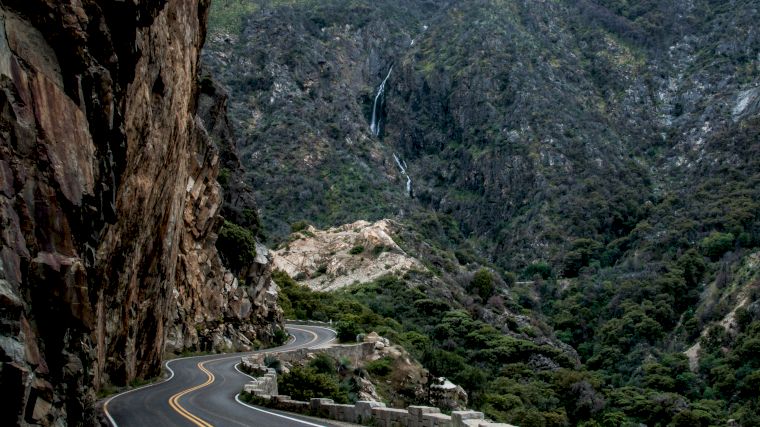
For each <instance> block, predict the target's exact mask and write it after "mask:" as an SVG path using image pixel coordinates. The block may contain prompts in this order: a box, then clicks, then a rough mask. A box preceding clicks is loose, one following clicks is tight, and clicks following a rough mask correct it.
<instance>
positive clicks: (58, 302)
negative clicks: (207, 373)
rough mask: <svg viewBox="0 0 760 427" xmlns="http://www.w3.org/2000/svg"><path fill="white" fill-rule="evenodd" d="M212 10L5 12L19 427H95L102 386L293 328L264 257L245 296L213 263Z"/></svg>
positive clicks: (11, 381) (14, 386) (9, 415)
mask: <svg viewBox="0 0 760 427" xmlns="http://www.w3.org/2000/svg"><path fill="white" fill-rule="evenodd" d="M207 5H208V3H207V2H205V1H201V2H184V1H179V0H167V1H151V2H142V1H134V2H106V3H103V2H98V3H96V2H92V1H72V2H57V1H45V0H36V1H27V2H17V1H7V2H3V5H2V6H0V223H1V224H2V228H1V230H2V231H1V232H0V325H2V329H1V330H0V385H1V386H2V387H1V388H2V390H3V411H2V415H0V423H1V424H3V425H14V424H24V425H26V424H41V425H50V424H54V423H57V424H61V423H68V424H73V425H76V424H80V423H85V424H87V423H92V422H93V416H94V411H93V407H92V405H93V402H94V398H95V396H94V390H95V389H97V388H98V387H99V386H101V385H102V384H105V383H114V384H125V383H127V382H129V381H131V380H132V379H134V378H137V377H150V376H153V375H156V374H158V372H159V369H160V362H161V359H162V355H163V353H164V351H167V350H168V351H172V350H175V351H177V350H181V349H185V348H194V349H197V348H203V347H204V346H205V347H207V348H210V347H211V346H216V347H228V348H229V347H231V346H239V347H243V348H244V347H245V345H246V344H249V343H250V341H251V340H253V339H257V338H258V339H262V338H265V337H266V335H267V333H271V332H272V330H271V329H272V328H273V326H272V324H273V323H276V322H278V321H279V318H280V314H279V312H278V311H277V309H276V308H275V307H274V304H275V300H276V292H275V290H274V289H273V288H272V287H271V286H270V283H271V282H270V281H269V277H268V259H267V257H266V256H265V254H264V256H261V257H259V260H258V261H259V263H258V264H257V265H254V266H252V267H251V271H250V273H249V274H248V278H247V280H246V283H243V284H241V283H238V282H237V280H236V279H235V278H234V277H233V276H232V275H231V274H229V273H228V272H226V270H225V269H224V267H223V266H222V264H221V261H220V260H219V256H218V255H217V252H216V248H215V247H214V243H215V240H216V231H217V230H218V228H219V226H220V222H221V219H220V217H219V210H220V208H221V205H222V195H221V191H220V186H219V184H218V183H217V182H216V175H217V173H218V171H219V162H220V160H219V154H218V151H217V149H216V148H215V147H214V145H213V144H212V142H211V140H210V139H209V138H208V136H207V134H206V131H205V129H204V126H202V125H201V122H200V120H199V119H198V118H197V116H196V107H197V97H198V84H197V68H198V54H199V49H200V47H201V46H202V44H203V40H204V33H205V21H206V12H207ZM262 252H264V253H265V250H263V249H262ZM167 336H168V337H169V339H168V340H167Z"/></svg>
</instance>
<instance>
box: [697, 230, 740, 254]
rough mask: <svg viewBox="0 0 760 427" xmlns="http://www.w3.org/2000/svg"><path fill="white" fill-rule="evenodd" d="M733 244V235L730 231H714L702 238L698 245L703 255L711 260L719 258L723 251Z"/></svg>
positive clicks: (726, 250)
mask: <svg viewBox="0 0 760 427" xmlns="http://www.w3.org/2000/svg"><path fill="white" fill-rule="evenodd" d="M733 245H734V235H733V234H731V233H720V232H717V231H714V232H712V233H710V235H709V236H707V237H705V238H704V239H702V242H701V243H700V245H699V246H700V247H701V248H702V253H704V254H705V256H708V257H710V258H711V259H713V260H716V259H718V258H720V257H721V256H722V255H723V254H724V253H726V252H728V251H729V250H731V248H732V247H733Z"/></svg>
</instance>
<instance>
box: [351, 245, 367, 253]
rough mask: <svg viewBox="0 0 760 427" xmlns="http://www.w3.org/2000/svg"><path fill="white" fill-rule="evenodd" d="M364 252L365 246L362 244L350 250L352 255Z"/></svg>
mask: <svg viewBox="0 0 760 427" xmlns="http://www.w3.org/2000/svg"><path fill="white" fill-rule="evenodd" d="M362 252H364V246H362V245H357V246H354V247H353V248H351V250H350V251H348V253H350V254H351V255H359V254H360V253H362Z"/></svg>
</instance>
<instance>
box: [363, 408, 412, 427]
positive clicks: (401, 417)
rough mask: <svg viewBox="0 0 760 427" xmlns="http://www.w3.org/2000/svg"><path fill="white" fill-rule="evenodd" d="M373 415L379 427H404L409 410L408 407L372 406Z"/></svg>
mask: <svg viewBox="0 0 760 427" xmlns="http://www.w3.org/2000/svg"><path fill="white" fill-rule="evenodd" d="M372 416H373V417H374V418H375V425H376V426H377V427H403V426H405V425H406V420H407V418H408V417H409V412H407V410H406V409H396V408H372Z"/></svg>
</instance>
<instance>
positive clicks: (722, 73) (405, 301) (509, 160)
mask: <svg viewBox="0 0 760 427" xmlns="http://www.w3.org/2000/svg"><path fill="white" fill-rule="evenodd" d="M254 3H255V7H256V13H253V14H251V15H248V16H246V18H245V19H241V20H239V21H236V22H239V23H240V26H239V28H238V29H239V34H238V35H239V36H240V38H239V39H237V40H238V41H233V42H230V43H226V42H225V44H216V45H212V46H210V50H209V53H207V54H206V55H205V58H206V60H207V61H208V62H209V63H211V65H212V68H215V70H216V71H219V73H220V75H222V76H223V79H224V80H225V83H226V84H227V85H228V86H229V87H230V88H231V89H232V90H233V102H232V110H233V116H234V118H235V120H236V122H237V123H238V124H239V125H240V126H241V129H242V133H243V137H242V145H243V151H244V152H245V155H246V159H247V160H246V162H249V163H248V164H246V168H247V169H248V179H249V180H250V181H251V182H255V183H257V184H258V185H259V187H258V189H257V192H258V193H257V197H259V199H260V200H261V201H262V205H263V211H264V213H263V217H264V218H263V219H264V222H265V223H266V224H267V226H268V227H269V229H270V230H271V231H272V233H273V235H274V238H275V239H277V238H278V236H279V237H280V238H281V237H282V236H283V235H284V234H286V233H287V232H288V231H289V228H288V226H287V224H290V223H292V222H294V221H297V220H301V219H304V218H305V219H307V220H309V221H311V222H312V223H314V224H316V225H317V226H324V225H337V224H339V223H342V222H351V221H354V220H356V219H377V218H379V217H382V216H395V217H397V218H399V219H400V220H401V221H403V222H404V224H405V225H406V228H405V229H404V230H402V232H401V233H400V234H401V235H400V236H398V237H399V243H400V244H401V246H402V247H403V248H404V250H405V251H407V252H409V253H410V254H413V255H415V256H416V257H418V258H419V259H420V260H421V261H422V262H423V263H424V264H425V266H426V267H427V268H428V269H429V271H430V272H432V273H433V274H434V275H436V277H438V278H440V279H441V280H439V281H437V282H436V281H426V280H416V279H415V280H409V279H403V280H401V279H393V278H386V279H383V280H381V281H378V282H377V283H371V284H366V285H362V286H357V287H352V288H351V289H349V290H347V291H344V292H339V293H336V294H325V295H323V294H314V293H311V292H309V291H307V290H305V289H302V288H300V287H298V286H297V285H296V284H294V283H293V282H291V281H289V280H288V279H287V278H284V277H282V276H278V281H279V282H280V284H281V286H282V287H283V295H284V298H283V305H284V307H285V308H286V310H287V311H288V312H289V313H290V314H291V315H294V316H297V317H299V318H317V319H323V320H328V319H333V320H335V321H337V322H338V324H337V325H338V329H339V331H340V333H341V337H342V338H344V339H351V338H352V336H355V335H356V334H357V333H359V332H366V331H369V330H373V329H375V330H378V332H380V333H381V334H384V335H386V336H388V337H390V338H391V339H392V340H394V341H395V342H398V343H401V344H403V345H404V346H405V347H407V348H408V349H409V350H410V351H411V352H412V354H414V355H415V357H417V358H418V359H419V360H421V361H422V362H423V363H424V364H425V365H426V366H427V367H428V368H429V369H430V370H431V371H433V372H434V373H435V374H439V375H447V376H450V377H451V378H452V379H453V380H454V381H455V382H458V383H460V384H462V385H464V386H465V387H466V388H467V389H468V391H469V392H470V394H471V398H472V402H473V404H474V406H476V407H478V408H481V409H483V410H484V411H485V412H486V413H488V414H489V415H490V416H492V417H494V418H497V419H501V420H507V421H510V422H514V423H516V424H519V425H521V426H534V425H535V426H554V425H602V426H618V425H637V424H638V423H643V424H646V425H649V426H655V425H661V426H666V425H684V426H685V425H702V426H708V425H723V424H725V423H726V421H727V420H728V419H732V418H733V419H735V420H737V422H738V423H740V425H742V426H752V425H759V424H760V421H759V420H758V412H759V411H760V403H759V402H758V396H757V390H759V389H760V387H758V375H759V374H758V370H759V369H760V365H758V360H757V354H758V352H757V345H758V339H760V337H758V329H759V328H760V324H759V323H758V322H760V302H758V294H759V293H760V291H758V288H760V277H759V276H758V269H759V267H758V266H759V265H760V261H759V260H758V255H757V254H758V247H759V246H760V144H758V141H760V101H759V100H758V99H760V98H759V97H758V96H756V95H757V94H756V93H755V92H753V91H756V90H757V82H758V78H760V34H758V32H757V25H756V22H757V21H758V20H760V16H758V13H759V12H758V11H759V10H760V8H759V7H758V3H757V1H756V0H739V1H735V2H719V1H712V0H695V1H690V2H682V1H675V0H668V1H651V0H640V1H623V0H583V1H564V0H561V1H554V2H541V3H540V5H538V3H537V2H534V1H527V0H506V1H497V0H477V1H472V2H429V1H422V0H420V1H408V2H403V4H398V2H388V4H384V5H381V6H378V4H376V3H375V2H369V1H361V0H328V1H322V2H308V1H292V2H263V1H261V2H254ZM226 10H227V11H228V12H229V13H230V16H238V15H236V14H237V13H238V12H236V10H235V9H234V8H233V9H226ZM400 11H403V12H405V13H402V12H400ZM213 16H214V13H212V18H213ZM423 25H427V26H429V28H428V29H426V30H424V31H423V30H421V28H423V27H422V26H423ZM284 28H288V30H284ZM231 31H232V30H231ZM233 32H234V31H233ZM233 35H234V34H233ZM412 40H414V43H413V44H412V43H411V41H412ZM251 58H253V59H251ZM251 62H253V64H251ZM391 63H393V64H394V71H393V74H392V76H391V79H390V80H389V88H388V99H387V103H386V107H385V109H384V110H383V111H382V113H381V114H382V115H383V117H384V119H385V123H386V125H385V126H384V128H383V131H382V133H381V137H380V138H376V137H374V136H372V135H369V133H368V130H367V128H368V123H367V119H368V117H369V115H370V113H371V107H372V99H373V94H374V90H375V87H376V85H377V84H378V82H379V81H380V80H381V79H382V78H383V77H384V75H385V74H386V73H387V70H388V68H389V66H390V64H391ZM753 94H755V95H753ZM394 153H395V154H398V155H399V156H400V157H401V158H403V159H404V161H405V162H406V163H408V167H407V168H406V169H407V170H408V171H409V173H410V176H411V177H412V178H413V186H414V195H415V197H414V198H413V199H409V198H407V197H406V194H405V193H404V191H403V185H404V180H403V179H401V178H400V177H399V176H398V171H397V169H396V167H395V162H394V160H393V156H392V155H393V154H394ZM355 250H356V252H361V251H360V250H359V248H358V247H357V248H356V249H355ZM484 266H485V267H487V268H483V267H484ZM510 271H512V272H515V274H512V273H509V272H510ZM462 277H466V280H463V279H461V278H462ZM441 283H445V286H443V285H442V284H441ZM433 284H437V285H440V286H442V287H445V288H446V291H450V293H451V295H446V294H445V291H442V290H441V289H439V288H438V287H436V286H433ZM460 293H464V294H466V296H464V297H461V298H460V297H459V295H460ZM452 295H453V296H452ZM500 311H509V312H510V313H512V314H515V315H518V316H523V317H527V318H530V319H532V320H533V323H532V324H533V325H534V326H535V327H531V328H525V327H523V326H521V325H518V324H515V325H511V324H509V322H510V321H513V319H514V317H515V316H514V315H513V316H500V315H499V314H500ZM510 319H512V320H510ZM732 319H733V320H732ZM541 325H542V326H541ZM539 326H540V327H539ZM521 328H522V330H521ZM557 340H559V341H560V342H561V343H558V342H557ZM562 343H564V344H565V345H566V347H565V346H563V345H562ZM697 343H698V344H699V345H700V346H699V347H692V346H693V345H694V344H697ZM687 349H692V350H693V351H691V352H689V353H688V356H687V355H686V350H687ZM541 361H543V362H545V363H540V362H541Z"/></svg>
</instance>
